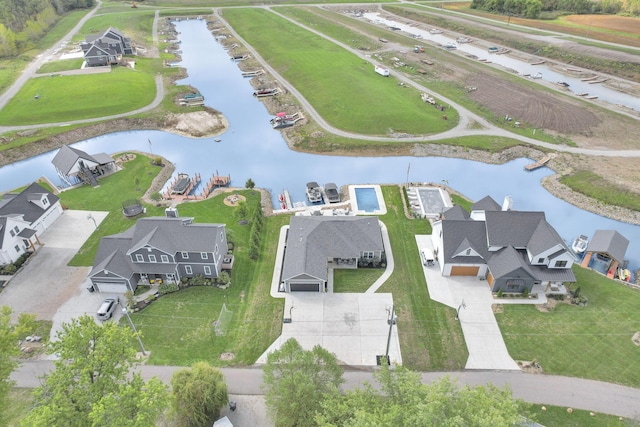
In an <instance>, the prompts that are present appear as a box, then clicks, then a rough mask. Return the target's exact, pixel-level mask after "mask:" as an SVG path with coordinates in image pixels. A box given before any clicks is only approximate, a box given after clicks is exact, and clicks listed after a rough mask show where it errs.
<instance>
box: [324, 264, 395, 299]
mask: <svg viewBox="0 0 640 427" xmlns="http://www.w3.org/2000/svg"><path fill="white" fill-rule="evenodd" d="M382 273H384V268H359V269H357V270H348V269H334V270H333V292H335V293H339V292H356V293H364V292H365V291H366V290H367V289H369V287H370V286H371V285H372V284H373V282H375V281H376V280H378V278H379V277H380V276H382Z"/></svg>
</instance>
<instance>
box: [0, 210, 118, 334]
mask: <svg viewBox="0 0 640 427" xmlns="http://www.w3.org/2000/svg"><path fill="white" fill-rule="evenodd" d="M88 214H89V211H71V210H66V211H64V213H63V214H62V216H61V217H60V218H58V219H57V220H56V222H55V223H54V224H53V226H52V227H51V228H50V229H49V230H47V231H46V232H45V233H43V234H42V235H41V236H40V241H41V242H42V243H43V244H44V246H42V247H41V248H40V249H39V250H38V251H37V252H36V253H35V254H34V255H33V256H31V258H30V259H29V261H28V262H27V264H26V265H25V266H24V267H23V268H22V270H20V271H19V272H18V273H17V274H16V275H15V276H14V277H13V278H12V279H11V280H10V281H9V283H8V284H7V286H6V287H5V289H4V290H3V291H2V293H0V305H8V306H9V307H11V309H12V310H13V312H14V313H13V314H14V319H15V318H17V316H18V315H19V314H21V313H33V314H35V315H36V316H37V318H38V319H42V320H52V321H53V323H54V324H53V328H52V329H51V337H52V338H53V337H55V334H56V332H57V330H58V329H59V328H60V325H61V324H62V323H63V322H68V321H69V320H71V319H72V318H74V317H77V316H79V315H81V314H84V313H94V312H95V310H96V309H97V307H98V305H99V304H100V301H101V300H102V299H103V298H104V297H105V295H101V294H99V293H89V292H88V291H87V290H86V285H85V281H86V278H87V274H88V273H89V271H90V267H69V266H67V263H68V262H69V261H70V260H71V258H73V256H74V255H75V254H76V252H77V251H78V249H79V248H80V247H81V246H82V245H83V244H84V242H85V241H86V240H87V239H88V238H89V236H90V235H91V234H92V233H93V232H94V231H95V225H94V223H93V221H91V220H90V219H88V218H87V215H88ZM91 215H92V216H93V218H95V220H96V223H97V224H98V226H99V224H100V223H101V222H102V220H103V219H104V218H105V217H106V216H107V212H91ZM117 311H118V312H119V310H117Z"/></svg>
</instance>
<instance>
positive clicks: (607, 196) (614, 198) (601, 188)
mask: <svg viewBox="0 0 640 427" xmlns="http://www.w3.org/2000/svg"><path fill="white" fill-rule="evenodd" d="M560 182H561V183H563V184H565V185H567V186H569V187H571V189H572V190H573V191H577V192H578V193H582V194H584V195H585V196H589V197H593V198H594V199H597V200H600V201H602V202H604V203H606V204H608V205H614V206H620V207H623V208H627V209H631V210H634V211H640V199H638V196H637V195H635V194H633V193H631V192H629V190H627V189H625V188H622V187H620V186H617V185H616V184H614V183H612V182H609V181H607V180H606V179H605V178H603V177H601V176H599V175H596V174H595V173H593V172H591V171H587V170H580V171H576V172H574V173H572V174H571V175H564V176H562V177H561V178H560Z"/></svg>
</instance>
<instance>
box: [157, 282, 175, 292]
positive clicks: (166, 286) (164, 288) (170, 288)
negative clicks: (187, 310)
mask: <svg viewBox="0 0 640 427" xmlns="http://www.w3.org/2000/svg"><path fill="white" fill-rule="evenodd" d="M178 289H179V288H178V284H177V283H163V284H162V285H160V286H159V287H158V293H159V294H160V295H165V294H170V293H172V292H177V291H178Z"/></svg>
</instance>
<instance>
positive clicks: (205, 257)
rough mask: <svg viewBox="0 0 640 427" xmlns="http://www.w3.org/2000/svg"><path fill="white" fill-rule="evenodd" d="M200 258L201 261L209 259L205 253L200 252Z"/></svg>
mask: <svg viewBox="0 0 640 427" xmlns="http://www.w3.org/2000/svg"><path fill="white" fill-rule="evenodd" d="M200 258H202V259H208V258H209V254H208V253H206V252H200Z"/></svg>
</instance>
